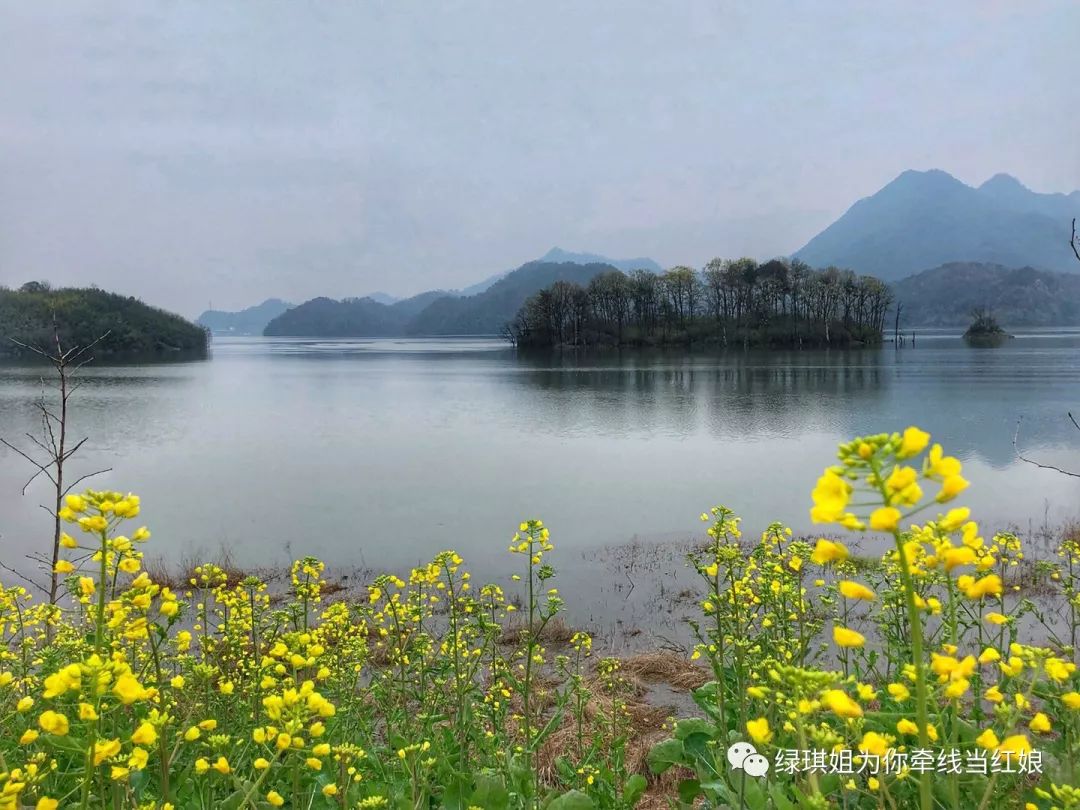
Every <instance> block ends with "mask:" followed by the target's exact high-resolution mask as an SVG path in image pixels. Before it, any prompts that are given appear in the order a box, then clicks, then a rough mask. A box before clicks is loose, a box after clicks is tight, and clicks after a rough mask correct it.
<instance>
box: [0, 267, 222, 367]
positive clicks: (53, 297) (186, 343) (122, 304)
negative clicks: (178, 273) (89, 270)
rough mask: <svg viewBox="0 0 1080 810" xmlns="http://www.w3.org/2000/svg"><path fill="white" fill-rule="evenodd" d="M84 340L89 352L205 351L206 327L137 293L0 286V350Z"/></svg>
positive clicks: (76, 343) (78, 343) (40, 284)
mask: <svg viewBox="0 0 1080 810" xmlns="http://www.w3.org/2000/svg"><path fill="white" fill-rule="evenodd" d="M57 339H59V340H60V342H61V343H62V344H63V345H65V346H89V345H91V344H94V353H95V354H97V355H106V354H129V355H149V354H161V353H168V354H170V355H179V354H184V355H205V354H206V350H207V347H208V341H209V333H208V332H207V331H206V330H205V329H203V328H202V327H200V326H196V325H195V324H193V323H191V322H190V321H188V320H185V319H184V318H182V317H180V316H179V315H174V314H173V313H171V312H166V311H165V310H162V309H158V308H156V307H151V306H148V305H147V304H144V303H143V302H142V301H139V300H138V299H137V298H132V297H128V296H124V295H118V294H117V293H111V292H106V291H104V290H99V289H96V288H93V287H87V288H74V287H66V288H62V289H53V288H52V287H50V286H49V285H48V284H47V283H45V282H40V281H31V282H28V283H26V284H23V285H22V286H21V287H19V288H18V289H16V290H11V289H6V288H3V287H0V353H7V354H21V353H23V352H24V351H26V350H27V348H28V347H48V346H52V345H53V344H54V343H55V342H56V341H57Z"/></svg>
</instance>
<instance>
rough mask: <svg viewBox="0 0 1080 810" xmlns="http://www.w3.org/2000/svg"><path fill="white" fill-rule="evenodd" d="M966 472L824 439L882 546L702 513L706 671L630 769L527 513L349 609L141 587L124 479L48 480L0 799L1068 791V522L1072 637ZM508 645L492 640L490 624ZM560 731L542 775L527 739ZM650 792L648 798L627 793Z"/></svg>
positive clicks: (901, 444) (551, 802) (835, 488)
mask: <svg viewBox="0 0 1080 810" xmlns="http://www.w3.org/2000/svg"><path fill="white" fill-rule="evenodd" d="M962 472H963V470H962V465H961V463H960V462H959V461H958V460H957V459H955V458H952V457H950V456H947V455H945V453H944V451H943V450H942V448H941V447H940V446H939V445H936V444H931V442H930V436H929V435H928V434H926V433H925V432H923V431H921V430H919V429H917V428H908V429H907V430H906V431H904V432H902V433H895V434H880V435H877V436H869V437H861V438H857V439H855V440H854V441H852V442H849V443H846V444H844V445H842V446H841V447H840V451H839V457H838V463H837V464H836V465H834V466H831V467H829V468H828V469H827V470H825V472H824V473H823V475H822V476H821V478H820V479H819V480H818V482H817V485H816V486H815V488H814V490H813V493H812V501H813V507H812V510H811V517H812V519H813V520H814V521H816V522H819V523H822V524H832V525H835V526H838V527H840V528H842V529H844V530H847V531H853V532H860V533H869V532H878V533H884V534H885V535H886V536H888V537H890V538H891V542H890V544H889V545H890V547H889V549H888V551H887V552H886V553H885V554H884V555H883V556H882V558H881V559H880V560H879V561H868V560H859V559H857V558H855V557H854V556H853V555H852V554H851V553H850V552H849V549H848V546H847V545H846V544H845V543H844V542H843V541H842V540H839V539H836V538H835V537H834V538H831V539H830V538H820V539H812V540H806V539H801V538H797V537H795V536H794V534H793V532H792V531H791V529H789V528H786V527H785V526H783V525H782V524H773V525H771V526H769V527H768V528H767V529H766V530H765V531H764V532H763V533H762V535H761V537H760V539H759V540H758V541H757V542H756V543H752V544H751V543H747V542H745V541H744V540H743V537H742V531H741V529H740V521H739V518H738V517H737V516H736V515H735V514H734V513H733V512H732V511H730V510H729V509H726V508H725V507H716V508H714V509H713V510H711V511H710V512H708V513H705V514H703V515H702V520H703V521H704V522H705V523H706V524H708V530H707V535H708V539H707V541H706V542H705V543H704V544H703V545H702V546H701V547H700V548H699V549H698V550H697V551H695V552H694V553H693V554H692V555H691V556H690V560H689V562H690V564H691V565H692V567H693V569H694V571H696V573H697V574H698V575H699V577H700V580H701V583H702V594H701V598H700V614H699V615H698V616H697V617H696V618H695V619H693V620H692V621H691V627H692V630H693V633H694V634H695V636H696V639H697V643H696V646H695V647H694V649H693V653H692V657H693V659H694V660H696V661H697V662H698V663H699V664H702V665H705V666H707V668H708V670H709V672H710V674H711V676H712V678H711V680H709V682H708V683H706V684H705V685H704V686H702V687H700V688H698V689H696V690H694V691H693V699H694V701H695V703H696V704H697V706H698V707H699V708H700V710H701V712H702V717H700V718H695V719H685V720H680V721H678V722H676V723H674V725H673V734H672V736H671V738H670V739H666V740H663V741H661V742H659V743H658V744H656V745H655V746H654V747H653V748H652V750H651V751H650V753H649V757H648V766H649V767H648V770H649V773H633V772H632V769H631V768H630V767H629V766H628V764H627V761H628V757H627V745H628V741H629V740H630V738H631V736H632V735H633V729H632V727H631V726H632V723H631V719H630V716H629V713H628V711H627V706H626V702H625V698H626V696H627V695H628V694H629V693H630V691H631V689H632V687H631V685H630V684H629V681H628V680H627V679H626V678H625V677H624V674H623V669H622V664H621V663H620V662H619V661H618V660H617V659H614V658H603V659H600V660H599V661H596V662H594V661H593V659H592V639H591V638H590V637H589V636H588V634H585V633H575V634H573V636H572V638H571V639H570V642H569V644H568V645H566V647H565V649H564V650H562V651H559V654H557V655H553V654H552V652H551V651H549V650H548V649H547V642H546V641H545V639H546V636H545V631H546V629H547V628H548V626H549V624H550V623H551V621H552V620H553V619H554V618H555V617H556V615H557V614H558V613H559V612H560V611H561V610H562V608H563V601H562V597H561V596H560V594H559V592H558V590H557V589H556V588H554V587H553V579H554V577H555V570H554V568H553V567H552V566H551V564H550V563H549V561H548V558H549V556H550V554H551V552H552V551H553V549H554V547H553V544H552V542H551V537H550V533H549V531H548V529H547V527H546V526H545V525H544V524H543V523H542V522H541V521H535V520H534V521H527V522H525V523H522V524H521V525H520V527H519V529H518V531H517V532H516V533H515V535H514V536H513V539H512V540H511V543H510V546H509V551H510V552H511V553H512V554H513V555H515V558H516V559H518V560H520V573H519V574H516V575H514V576H513V577H512V580H513V586H512V587H513V589H514V591H515V592H516V593H514V594H512V595H511V596H509V597H508V596H507V594H506V593H505V592H504V590H503V588H502V587H500V586H498V585H495V584H485V585H482V586H480V587H477V588H474V585H473V582H472V579H471V576H470V574H469V572H468V571H467V570H465V568H464V561H463V560H462V559H461V557H460V556H458V555H457V554H456V553H454V552H453V551H446V552H442V553H440V554H438V555H436V557H435V558H434V559H433V560H432V561H431V563H429V564H427V565H424V566H420V567H418V568H416V569H413V570H412V571H411V572H409V574H408V576H407V577H404V578H403V577H399V576H396V575H392V574H387V575H384V576H381V577H378V578H377V579H375V580H374V581H373V582H371V583H370V585H369V586H368V587H367V591H366V595H365V597H364V598H362V599H359V600H352V601H346V600H340V601H332V600H329V599H327V598H326V595H325V585H326V583H325V579H324V577H325V571H324V566H323V564H322V563H321V562H320V561H319V560H317V559H314V558H310V557H308V558H303V559H301V560H297V561H296V562H295V563H294V564H293V566H292V569H291V571H290V576H289V588H288V593H287V594H286V595H283V596H274V595H272V594H271V592H270V590H269V589H268V587H267V585H266V583H264V582H263V581H261V580H259V579H257V578H255V577H247V578H243V579H240V580H239V581H235V579H230V576H229V575H228V574H227V573H226V572H225V571H223V570H222V569H221V568H218V567H217V566H214V565H202V566H199V567H198V568H196V569H194V571H193V572H192V575H191V578H190V580H189V581H188V582H187V583H186V585H185V586H184V587H182V588H177V587H175V586H174V587H169V586H167V585H166V584H164V583H158V582H155V581H153V578H152V577H151V576H150V575H149V574H148V573H147V571H146V570H145V566H144V556H143V549H144V548H146V544H147V542H148V541H149V540H150V532H149V531H148V530H147V529H145V528H133V529H132V528H128V527H131V526H134V525H135V524H134V523H133V521H135V519H136V518H137V517H138V516H139V512H140V503H139V499H138V498H137V497H136V496H134V495H130V494H123V493H119V492H101V491H87V492H85V493H83V494H81V495H71V496H69V497H68V498H67V501H66V504H65V507H64V509H63V510H62V511H61V514H60V517H61V518H62V520H63V521H65V524H66V525H67V526H68V527H69V533H64V534H63V535H62V538H61V545H62V547H63V548H64V550H65V551H64V558H63V559H61V560H60V562H59V563H58V565H57V571H58V572H59V573H61V574H63V575H64V576H65V577H66V580H65V581H66V584H67V587H68V590H69V592H70V601H69V602H65V603H63V604H59V605H49V604H35V603H34V602H33V601H32V600H31V599H30V596H29V594H28V593H27V592H26V591H25V589H23V588H21V587H9V588H3V589H0V633H2V634H3V642H4V643H3V645H0V723H2V726H0V729H2V731H3V734H2V736H0V810H18V809H20V808H29V807H34V808H38V809H39V810H53V809H55V808H68V807H72V808H74V807H77V808H101V809H102V810H104V808H139V809H140V810H142V809H145V810H167V809H170V808H171V809H173V810H176V809H179V808H184V809H186V808H200V810H202V809H206V810H209V808H270V807H283V806H287V807H293V808H300V807H303V808H334V807H338V808H394V809H395V810H396V809H397V808H412V809H413V810H418V808H434V807H446V808H461V810H475V809H476V808H482V809H483V810H502V809H503V808H506V809H507V810H508V809H509V808H541V807H543V808H551V810H579V808H632V807H635V806H638V804H639V803H640V802H641V801H642V799H643V797H644V796H646V795H647V796H648V797H649V801H651V802H653V804H651V805H650V806H671V807H690V806H704V807H746V808H753V810H759V808H760V810H766V808H781V810H787V809H788V808H828V807H843V808H845V810H855V808H867V809H869V808H882V809H883V808H889V809H890V810H898V809H899V808H908V807H918V808H920V810H934V809H935V808H951V809H952V810H962V809H963V810H987V809H988V808H999V807H1002V808H1017V810H1019V809H1020V808H1023V810H1051V808H1080V790H1078V789H1076V788H1075V787H1073V785H1076V784H1077V780H1076V774H1075V764H1074V763H1075V760H1076V756H1077V749H1078V739H1080V676H1078V675H1077V671H1076V665H1075V663H1074V656H1075V639H1076V632H1077V626H1078V625H1080V622H1078V621H1077V610H1080V543H1078V542H1077V541H1076V540H1073V539H1067V540H1066V541H1065V542H1063V543H1062V546H1061V549H1060V550H1059V560H1058V561H1057V562H1052V561H1042V562H1040V563H1039V564H1038V568H1037V571H1038V572H1039V576H1040V577H1043V578H1045V584H1046V585H1047V587H1049V588H1051V589H1053V590H1054V592H1055V593H1056V594H1058V596H1059V597H1061V598H1063V599H1064V600H1065V605H1066V609H1067V610H1068V614H1069V628H1068V630H1069V632H1068V633H1067V634H1063V635H1061V636H1060V637H1059V635H1058V634H1057V633H1056V632H1054V631H1052V630H1050V629H1048V630H1047V632H1048V634H1049V637H1050V642H1049V643H1048V644H1046V645H1045V646H1035V645H1031V644H1027V643H1024V641H1023V640H1022V639H1021V637H1020V636H1021V633H1020V631H1021V627H1022V626H1025V624H1030V623H1032V622H1034V621H1039V620H1041V619H1042V617H1041V616H1040V615H1039V610H1038V609H1037V608H1036V607H1035V605H1034V604H1033V603H1032V602H1030V601H1028V600H1026V599H1024V598H1023V596H1022V594H1018V593H1017V588H1018V585H1017V584H1016V576H1015V575H1016V571H1017V570H1019V567H1020V566H1021V564H1022V562H1023V560H1024V555H1023V550H1022V547H1021V543H1020V540H1019V539H1018V538H1017V537H1016V536H1015V535H1012V534H1007V533H1002V534H997V535H994V536H993V537H991V538H989V539H987V538H984V537H983V536H982V533H981V531H980V529H979V527H978V524H977V523H976V522H975V521H973V520H972V519H971V515H970V514H969V512H968V510H967V509H966V508H964V507H963V506H956V505H955V503H954V502H955V501H956V499H957V498H958V497H959V496H960V495H962V493H963V492H964V491H965V489H966V488H967V486H968V482H967V481H966V479H964V478H963V475H962ZM507 639H509V640H510V643H509V644H507V643H506V642H507ZM556 733H560V734H563V736H561V737H559V740H561V741H562V742H560V743H558V750H557V751H556V753H555V756H554V766H553V767H550V768H546V769H542V768H541V764H540V761H539V760H540V755H541V752H542V751H544V750H545V746H547V747H548V748H550V747H551V744H552V741H553V740H554V736H553V735H555V734H556ZM740 740H748V741H751V742H752V743H753V744H754V745H755V746H756V747H757V750H758V751H759V752H761V753H763V754H765V755H766V756H768V757H770V759H772V758H773V757H774V756H776V755H777V754H778V752H781V751H786V750H793V749H794V750H804V751H807V750H822V751H833V752H838V751H851V752H854V753H855V762H856V765H857V764H858V760H859V758H860V757H871V756H872V757H874V758H875V759H884V760H888V759H889V758H890V757H893V756H896V757H899V758H901V759H900V761H907V755H908V754H910V753H913V752H920V751H922V752H926V751H929V752H934V751H936V750H939V749H940V750H949V751H970V752H983V753H985V754H987V755H990V754H992V755H993V756H995V757H996V758H998V759H1004V760H1012V759H1019V758H1022V757H1025V756H1027V755H1030V754H1031V752H1033V751H1034V750H1036V749H1038V751H1039V752H1040V754H1041V774H1033V773H1022V772H1018V771H1014V772H994V773H983V774H978V773H955V774H931V773H920V772H913V771H912V770H910V769H908V768H906V767H896V768H884V769H883V770H875V771H874V772H873V773H871V772H869V771H867V772H866V773H858V772H856V773H854V774H847V775H838V774H834V773H819V772H814V770H812V769H811V770H809V771H805V772H795V773H784V772H781V771H780V770H779V769H774V770H773V772H772V773H770V774H769V776H768V777H767V778H765V779H763V780H754V779H747V778H746V777H745V775H740V774H739V773H738V772H733V771H732V770H731V769H730V768H729V767H728V764H727V760H726V758H725V752H726V750H727V748H728V746H730V745H731V744H732V743H734V742H736V741H740ZM646 791H647V793H646Z"/></svg>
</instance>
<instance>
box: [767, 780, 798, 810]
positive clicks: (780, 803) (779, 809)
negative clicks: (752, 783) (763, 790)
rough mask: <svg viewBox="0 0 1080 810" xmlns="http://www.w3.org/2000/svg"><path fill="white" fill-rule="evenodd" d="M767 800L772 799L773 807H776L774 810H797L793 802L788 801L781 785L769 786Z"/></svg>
mask: <svg viewBox="0 0 1080 810" xmlns="http://www.w3.org/2000/svg"><path fill="white" fill-rule="evenodd" d="M769 798H771V799H772V803H773V806H774V807H776V810H797V808H796V805H795V802H793V801H792V800H791V799H789V798H788V795H787V794H786V793H785V792H784V788H783V785H770V786H769Z"/></svg>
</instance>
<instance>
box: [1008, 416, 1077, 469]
mask: <svg viewBox="0 0 1080 810" xmlns="http://www.w3.org/2000/svg"><path fill="white" fill-rule="evenodd" d="M1069 419H1071V420H1072V423H1073V424H1074V425H1075V424H1076V420H1075V419H1073V415H1072V414H1071V413H1070V414H1069ZM1020 422H1021V420H1020V419H1017V420H1016V432H1015V433H1014V434H1013V450H1014V451H1015V452H1016V457H1017V458H1018V459H1020V460H1021V461H1025V462H1027V463H1028V464H1031V465H1033V466H1035V467H1038V468H1039V469H1040V470H1053V471H1054V472H1059V473H1061V474H1062V475H1068V476H1070V477H1072V478H1080V473H1075V472H1071V471H1069V470H1063V469H1061V467H1055V466H1054V465H1053V464H1043V463H1041V462H1038V461H1035V460H1034V459H1030V458H1026V457H1025V456H1024V454H1023V453H1021V452H1020V448H1019V447H1018V445H1017V443H1018V442H1019V440H1020ZM1077 430H1080V425H1077Z"/></svg>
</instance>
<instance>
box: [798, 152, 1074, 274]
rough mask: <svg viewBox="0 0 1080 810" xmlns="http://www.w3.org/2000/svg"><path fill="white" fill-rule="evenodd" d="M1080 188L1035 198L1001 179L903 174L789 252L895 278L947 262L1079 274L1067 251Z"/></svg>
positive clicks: (940, 173)
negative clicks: (975, 181) (969, 181)
mask: <svg viewBox="0 0 1080 810" xmlns="http://www.w3.org/2000/svg"><path fill="white" fill-rule="evenodd" d="M1073 217H1080V191H1074V192H1072V193H1071V194H1039V193H1036V192H1034V191H1032V190H1031V189H1029V188H1027V187H1026V186H1024V185H1023V184H1022V183H1021V182H1020V181H1019V180H1017V179H1016V178H1014V177H1011V176H1009V175H1007V174H997V175H995V176H994V177H991V178H990V179H989V180H987V181H986V182H985V183H983V184H982V185H981V186H979V187H978V188H972V187H971V186H968V185H966V184H964V183H962V182H960V181H959V180H957V179H956V178H955V177H953V176H952V175H950V174H948V173H946V172H943V171H940V170H937V169H935V170H931V171H926V172H918V171H906V172H904V173H903V174H901V175H900V176H899V177H897V178H896V179H895V180H893V181H892V182H891V183H889V184H888V185H887V186H885V187H884V188H882V189H881V190H880V191H878V192H877V193H876V194H874V195H873V196H871V197H866V198H864V199H862V200H859V201H858V202H857V203H855V204H854V205H853V206H851V208H849V209H848V211H847V212H846V213H845V214H844V215H843V216H842V217H840V219H838V220H837V221H836V222H834V223H833V224H832V225H830V226H829V227H828V228H826V229H825V230H824V231H822V232H821V233H819V234H818V235H817V236H815V237H814V238H813V239H811V240H810V241H809V242H807V243H806V245H805V246H804V247H803V248H801V249H800V250H799V251H798V252H796V253H795V256H796V257H797V258H799V259H802V260H803V261H805V262H807V263H808V264H810V265H811V266H813V267H825V266H827V265H836V266H838V267H847V268H851V269H852V270H855V271H856V272H857V273H863V274H869V275H873V276H877V277H878V278H881V279H884V280H886V281H896V280H898V279H901V278H904V277H905V276H908V275H910V274H912V273H917V272H920V271H922V270H926V269H928V268H934V267H938V266H940V265H944V264H949V263H953V262H968V263H970V262H975V263H988V264H997V265H1002V266H1004V267H1026V266H1033V267H1037V268H1039V269H1043V270H1052V271H1059V272H1065V273H1077V272H1080V263H1078V262H1077V261H1076V257H1075V256H1073V254H1072V251H1071V250H1070V248H1069V233H1070V221H1071V219H1072V218H1073Z"/></svg>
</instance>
